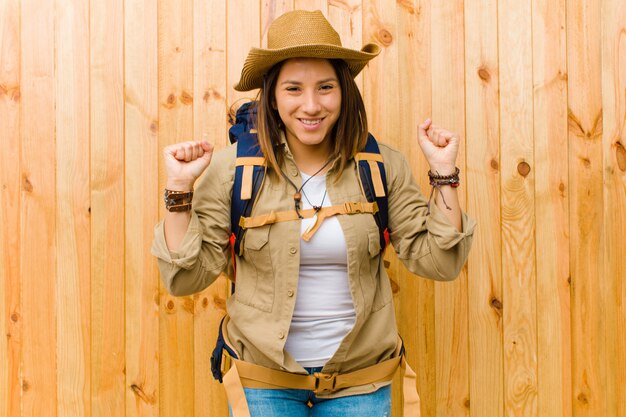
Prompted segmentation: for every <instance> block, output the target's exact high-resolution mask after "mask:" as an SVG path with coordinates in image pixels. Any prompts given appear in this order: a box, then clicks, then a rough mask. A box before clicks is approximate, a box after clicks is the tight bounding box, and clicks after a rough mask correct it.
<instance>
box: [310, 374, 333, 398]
mask: <svg viewBox="0 0 626 417" xmlns="http://www.w3.org/2000/svg"><path fill="white" fill-rule="evenodd" d="M313 376H314V377H315V389H314V390H313V392H314V393H315V394H326V393H330V392H333V391H335V385H336V383H337V372H334V373H332V374H324V373H321V372H315V373H314V374H313Z"/></svg>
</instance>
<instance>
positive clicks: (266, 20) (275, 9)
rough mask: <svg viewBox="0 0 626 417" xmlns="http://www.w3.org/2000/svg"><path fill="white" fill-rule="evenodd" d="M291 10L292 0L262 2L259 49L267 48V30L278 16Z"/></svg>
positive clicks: (264, 0)
mask: <svg viewBox="0 0 626 417" xmlns="http://www.w3.org/2000/svg"><path fill="white" fill-rule="evenodd" d="M292 10H293V0H263V1H262V5H261V47H262V48H267V30H268V28H269V25H270V24H271V23H272V21H274V20H275V19H276V18H277V17H278V16H280V15H282V14H283V13H286V12H290V11H292Z"/></svg>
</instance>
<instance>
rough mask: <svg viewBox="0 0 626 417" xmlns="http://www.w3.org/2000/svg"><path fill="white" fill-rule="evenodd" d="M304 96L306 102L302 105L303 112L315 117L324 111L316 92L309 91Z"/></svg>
mask: <svg viewBox="0 0 626 417" xmlns="http://www.w3.org/2000/svg"><path fill="white" fill-rule="evenodd" d="M303 96H304V97H303V98H304V102H303V103H302V110H303V111H304V112H305V113H307V114H311V115H315V114H317V113H319V112H320V111H321V110H322V106H321V104H320V102H319V97H318V96H317V94H316V92H315V91H308V92H306V93H305V94H304V95H303Z"/></svg>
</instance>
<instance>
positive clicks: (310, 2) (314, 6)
mask: <svg viewBox="0 0 626 417" xmlns="http://www.w3.org/2000/svg"><path fill="white" fill-rule="evenodd" d="M328 1H330V0H294V3H293V8H294V9H295V10H320V11H321V12H322V13H323V14H324V16H326V17H328Z"/></svg>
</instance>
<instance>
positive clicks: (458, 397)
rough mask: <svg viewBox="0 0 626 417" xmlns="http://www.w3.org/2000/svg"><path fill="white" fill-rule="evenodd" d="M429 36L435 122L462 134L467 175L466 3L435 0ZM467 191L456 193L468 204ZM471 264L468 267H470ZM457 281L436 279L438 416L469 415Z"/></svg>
mask: <svg viewBox="0 0 626 417" xmlns="http://www.w3.org/2000/svg"><path fill="white" fill-rule="evenodd" d="M431 7H432V11H431V13H432V17H431V36H432V48H433V51H437V53H436V54H433V55H432V58H431V59H432V62H431V65H432V70H431V71H432V84H433V87H432V88H433V98H432V106H433V114H432V119H433V123H434V124H435V125H439V126H444V127H445V128H446V129H448V130H451V131H453V132H456V133H458V134H459V135H460V137H461V146H460V149H459V155H458V157H457V166H458V167H459V168H460V169H461V175H464V173H465V146H464V138H465V108H464V103H465V94H464V93H465V91H464V88H463V81H464V74H465V65H464V64H465V63H464V60H463V59H461V57H462V56H463V50H464V29H463V27H464V18H463V1H447V2H437V3H433V4H432V6H431ZM465 192H466V190H465V189H463V188H461V189H460V190H459V191H458V195H459V201H460V204H461V207H462V208H465V205H466V201H467V198H466V196H465ZM466 268H467V267H466ZM466 268H464V270H463V271H462V272H461V274H460V275H459V277H458V278H457V279H456V280H455V281H453V282H446V283H440V282H438V283H435V323H436V326H435V340H436V341H437V346H436V350H435V360H436V365H435V366H436V370H437V376H436V378H437V415H438V416H448V415H455V416H467V415H469V382H468V372H469V370H468V367H467V364H468V354H469V352H468V334H467V329H468V321H467V316H468V305H467V301H468V300H467V269H466Z"/></svg>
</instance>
